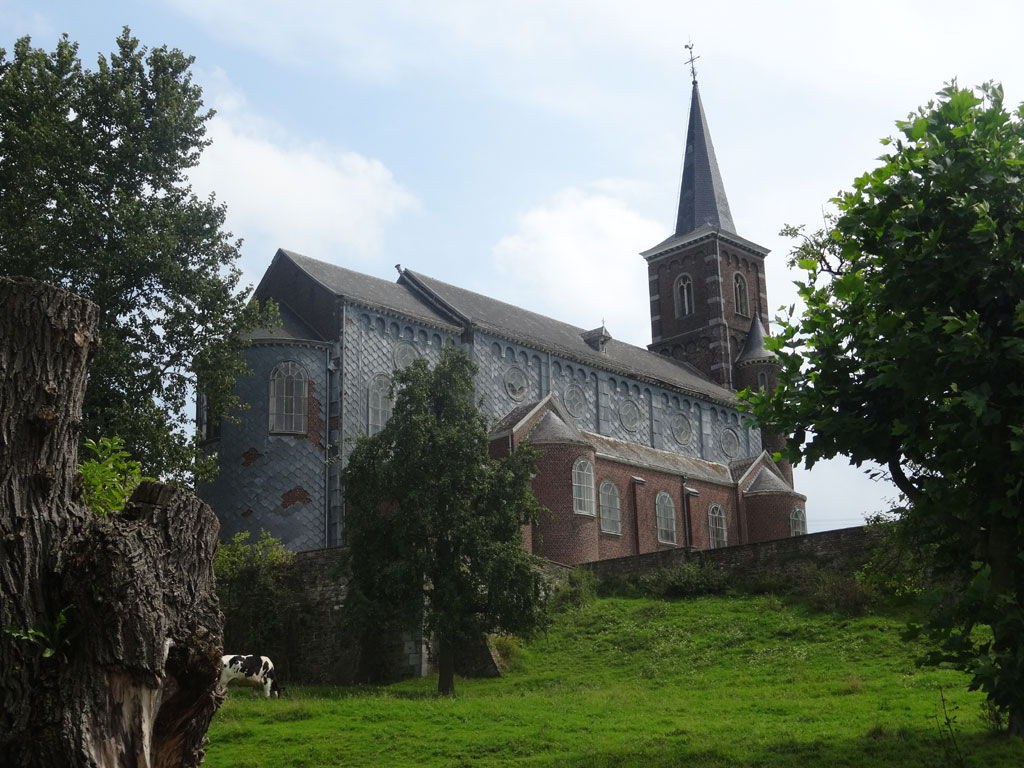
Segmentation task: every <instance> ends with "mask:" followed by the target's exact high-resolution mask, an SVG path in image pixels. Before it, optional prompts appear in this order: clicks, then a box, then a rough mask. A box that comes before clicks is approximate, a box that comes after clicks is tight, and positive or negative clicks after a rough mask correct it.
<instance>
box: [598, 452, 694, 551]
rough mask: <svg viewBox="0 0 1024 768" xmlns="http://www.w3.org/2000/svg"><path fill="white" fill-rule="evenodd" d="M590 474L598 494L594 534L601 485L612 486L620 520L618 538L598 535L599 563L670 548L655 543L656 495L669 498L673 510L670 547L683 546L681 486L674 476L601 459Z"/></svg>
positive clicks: (603, 534) (677, 477) (666, 545)
mask: <svg viewBox="0 0 1024 768" xmlns="http://www.w3.org/2000/svg"><path fill="white" fill-rule="evenodd" d="M594 474H595V479H596V480H597V491H598V497H597V499H598V522H599V525H598V530H600V489H601V483H602V482H603V481H605V480H610V481H611V482H613V483H614V484H615V486H616V487H617V488H618V490H619V513H620V516H621V519H622V533H621V534H620V535H618V536H616V535H615V534H610V533H601V534H600V536H599V545H598V552H599V557H600V559H602V560H603V559H605V558H609V557H623V556H625V555H633V554H638V553H642V552H654V551H657V550H659V549H672V548H673V545H672V544H661V543H660V542H659V541H658V527H657V511H656V507H655V504H656V500H657V496H658V492H659V491H665V492H666V493H668V494H669V496H670V497H671V498H672V505H673V506H674V507H675V517H676V544H675V545H674V546H680V547H681V546H683V545H684V540H683V536H684V534H683V505H682V482H681V480H680V479H679V476H678V475H672V474H668V473H664V472H656V471H654V470H650V469H646V468H643V467H633V466H629V465H627V464H621V463H619V462H614V461H605V460H601V459H598V462H597V466H596V467H595V469H594ZM633 477H640V478H642V479H643V480H644V482H643V483H642V484H640V483H634V482H633ZM634 494H635V498H634Z"/></svg>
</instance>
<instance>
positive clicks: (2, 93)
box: [0, 28, 273, 477]
mask: <svg viewBox="0 0 1024 768" xmlns="http://www.w3.org/2000/svg"><path fill="white" fill-rule="evenodd" d="M192 61H193V60H192V58H190V57H187V56H185V55H184V54H182V53H181V51H178V50H176V49H171V50H169V49H168V48H166V47H160V48H154V49H153V50H151V51H147V49H146V48H145V47H140V45H139V42H138V40H136V39H135V38H133V37H132V36H131V34H130V32H129V30H128V29H127V28H125V30H124V32H123V34H122V35H121V36H120V37H119V38H118V40H117V51H116V52H115V53H112V54H111V55H110V57H109V59H108V58H106V57H103V56H100V57H99V59H98V62H97V68H96V70H88V69H85V68H83V66H82V62H81V60H80V59H79V57H78V48H77V45H75V44H74V43H71V42H69V40H68V38H67V36H64V37H63V38H62V39H61V40H60V42H58V44H57V48H56V50H55V51H54V52H53V53H49V54H48V53H46V52H45V51H43V50H41V49H38V48H32V47H31V41H30V39H29V38H28V37H24V38H22V39H20V40H18V41H17V42H16V43H15V45H14V50H13V55H12V56H11V58H10V59H8V58H7V53H6V51H4V50H3V49H0V276H3V275H6V276H14V275H24V276H29V277H34V278H37V279H40V280H45V281H48V282H51V283H54V284H57V285H60V286H63V287H65V288H68V289H70V290H73V291H75V292H76V293H77V294H79V295H81V296H83V297H85V298H88V299H91V300H92V301H94V302H96V303H97V304H98V305H99V307H100V313H101V314H100V318H99V330H100V335H101V337H102V346H101V347H100V349H99V351H98V353H97V355H96V360H95V362H94V364H93V367H92V369H91V372H90V377H89V387H88V389H87V391H86V397H85V402H84V404H83V414H82V420H83V428H82V437H83V438H92V439H93V440H99V439H100V438H101V437H103V436H115V435H116V436H120V437H121V438H123V439H124V442H125V446H126V448H127V450H128V452H129V453H131V454H132V455H133V456H135V457H136V458H137V459H138V460H139V461H140V462H141V464H142V468H143V470H144V472H145V473H146V474H149V475H153V476H176V477H182V476H187V475H188V474H189V473H190V472H191V471H192V470H193V469H195V468H196V467H195V462H196V461H197V458H198V456H199V454H198V452H197V450H196V449H197V445H196V440H195V434H194V432H195V430H194V429H193V428H192V427H191V419H190V416H189V414H188V413H187V412H186V409H187V408H188V406H189V403H190V402H191V398H192V397H193V396H194V393H195V391H196V387H197V385H198V386H201V387H202V388H203V390H204V392H205V394H206V396H207V398H208V401H209V403H210V408H211V411H212V415H213V417H214V418H220V417H222V416H223V415H225V414H226V413H227V412H228V410H229V407H230V406H232V405H234V404H235V401H234V400H233V396H232V394H231V393H232V387H233V383H234V378H235V377H236V376H237V375H239V374H241V373H243V372H244V371H245V366H244V364H243V362H242V359H241V347H242V334H243V333H244V332H245V331H246V330H247V329H250V328H252V327H255V326H256V325H257V324H260V323H263V322H269V321H270V315H267V316H266V317H261V316H260V312H261V310H260V309H259V307H257V306H256V305H255V304H253V305H249V304H247V302H246V301H245V297H244V296H243V295H242V294H241V293H240V292H239V290H238V281H239V277H240V272H239V270H238V269H237V268H236V267H235V261H236V260H237V258H238V256H239V245H240V243H239V242H238V241H233V240H232V236H231V234H230V233H228V232H225V231H224V228H223V227H224V218H225V209H224V206H223V205H219V204H217V202H216V200H215V199H214V197H213V196H212V195H211V196H210V197H209V198H208V199H205V200H203V199H199V198H197V197H196V196H195V195H194V194H193V193H192V191H191V188H190V186H189V184H188V182H187V176H186V173H187V171H188V169H189V168H192V167H194V166H196V165H197V163H198V162H199V157H200V154H201V152H202V150H203V149H204V148H205V147H206V146H207V145H208V144H209V139H208V138H206V123H207V122H208V121H209V120H210V118H211V117H212V115H213V112H212V111H208V110H204V109H203V104H202V91H201V89H200V88H199V86H197V85H195V84H193V82H192V76H191V74H190V73H189V67H190V66H191V64H192ZM272 311H273V310H271V312H272ZM211 466H212V463H211V462H207V463H206V464H205V465H202V466H201V467H200V468H201V469H203V470H207V471H208V470H209V469H210V468H211Z"/></svg>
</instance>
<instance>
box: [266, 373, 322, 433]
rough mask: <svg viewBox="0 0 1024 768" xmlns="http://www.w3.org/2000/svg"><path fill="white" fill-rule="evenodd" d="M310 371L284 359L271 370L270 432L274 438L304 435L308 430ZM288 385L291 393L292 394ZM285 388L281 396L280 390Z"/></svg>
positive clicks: (268, 411) (268, 413)
mask: <svg viewBox="0 0 1024 768" xmlns="http://www.w3.org/2000/svg"><path fill="white" fill-rule="evenodd" d="M310 381H311V379H310V377H309V372H308V371H307V370H306V368H305V366H304V365H302V364H301V363H299V362H298V361H296V360H282V361H281V362H279V363H277V365H275V366H274V367H273V368H272V369H271V371H270V379H269V406H268V408H267V415H268V422H269V423H268V429H269V432H270V434H272V435H305V434H307V433H308V430H309V418H308V415H309V382H310ZM289 386H290V387H291V391H290V392H289V391H288V389H289ZM282 387H283V388H284V391H283V392H282V393H281V394H278V390H279V388H282Z"/></svg>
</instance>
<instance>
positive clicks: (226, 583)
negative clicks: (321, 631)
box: [213, 531, 299, 657]
mask: <svg viewBox="0 0 1024 768" xmlns="http://www.w3.org/2000/svg"><path fill="white" fill-rule="evenodd" d="M294 559H295V553H294V552H289V551H288V550H286V549H285V548H284V545H283V544H282V543H281V542H280V541H279V540H278V539H275V538H274V537H273V536H271V535H270V534H269V533H267V532H266V531H260V538H259V540H258V541H256V542H254V543H250V542H249V533H248V532H247V531H246V532H242V533H237V534H235V536H234V538H233V539H232V540H231V541H229V542H224V543H221V545H220V546H219V547H218V548H217V554H216V555H215V556H214V559H213V572H214V575H215V576H216V578H217V596H218V598H219V599H220V609H221V611H222V612H223V613H224V647H225V648H226V649H229V652H237V653H242V652H244V653H256V654H264V655H268V656H271V657H273V655H274V654H275V653H276V652H277V651H279V650H281V651H284V650H285V649H284V648H283V647H282V646H283V645H284V644H285V642H286V638H287V637H288V634H289V632H290V631H291V630H292V629H293V628H294V626H295V624H296V620H297V615H298V613H299V606H298V605H297V602H298V601H297V598H296V596H295V595H294V594H293V590H292V586H291V577H292V568H291V566H292V562H293V561H294ZM268 606H269V607H270V608H271V610H268Z"/></svg>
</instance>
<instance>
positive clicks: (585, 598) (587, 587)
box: [548, 568, 597, 612]
mask: <svg viewBox="0 0 1024 768" xmlns="http://www.w3.org/2000/svg"><path fill="white" fill-rule="evenodd" d="M596 596H597V576H595V575H594V572H593V571H592V570H590V569H589V568H573V569H572V570H571V571H570V572H569V578H567V579H566V580H565V581H564V582H561V583H559V584H556V585H555V589H554V591H553V592H552V594H551V597H550V600H549V603H548V605H549V607H550V610H552V611H555V612H558V611H564V610H568V609H570V608H582V607H583V606H584V605H586V604H587V603H589V602H590V601H591V600H593V599H594V598H595V597H596Z"/></svg>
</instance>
